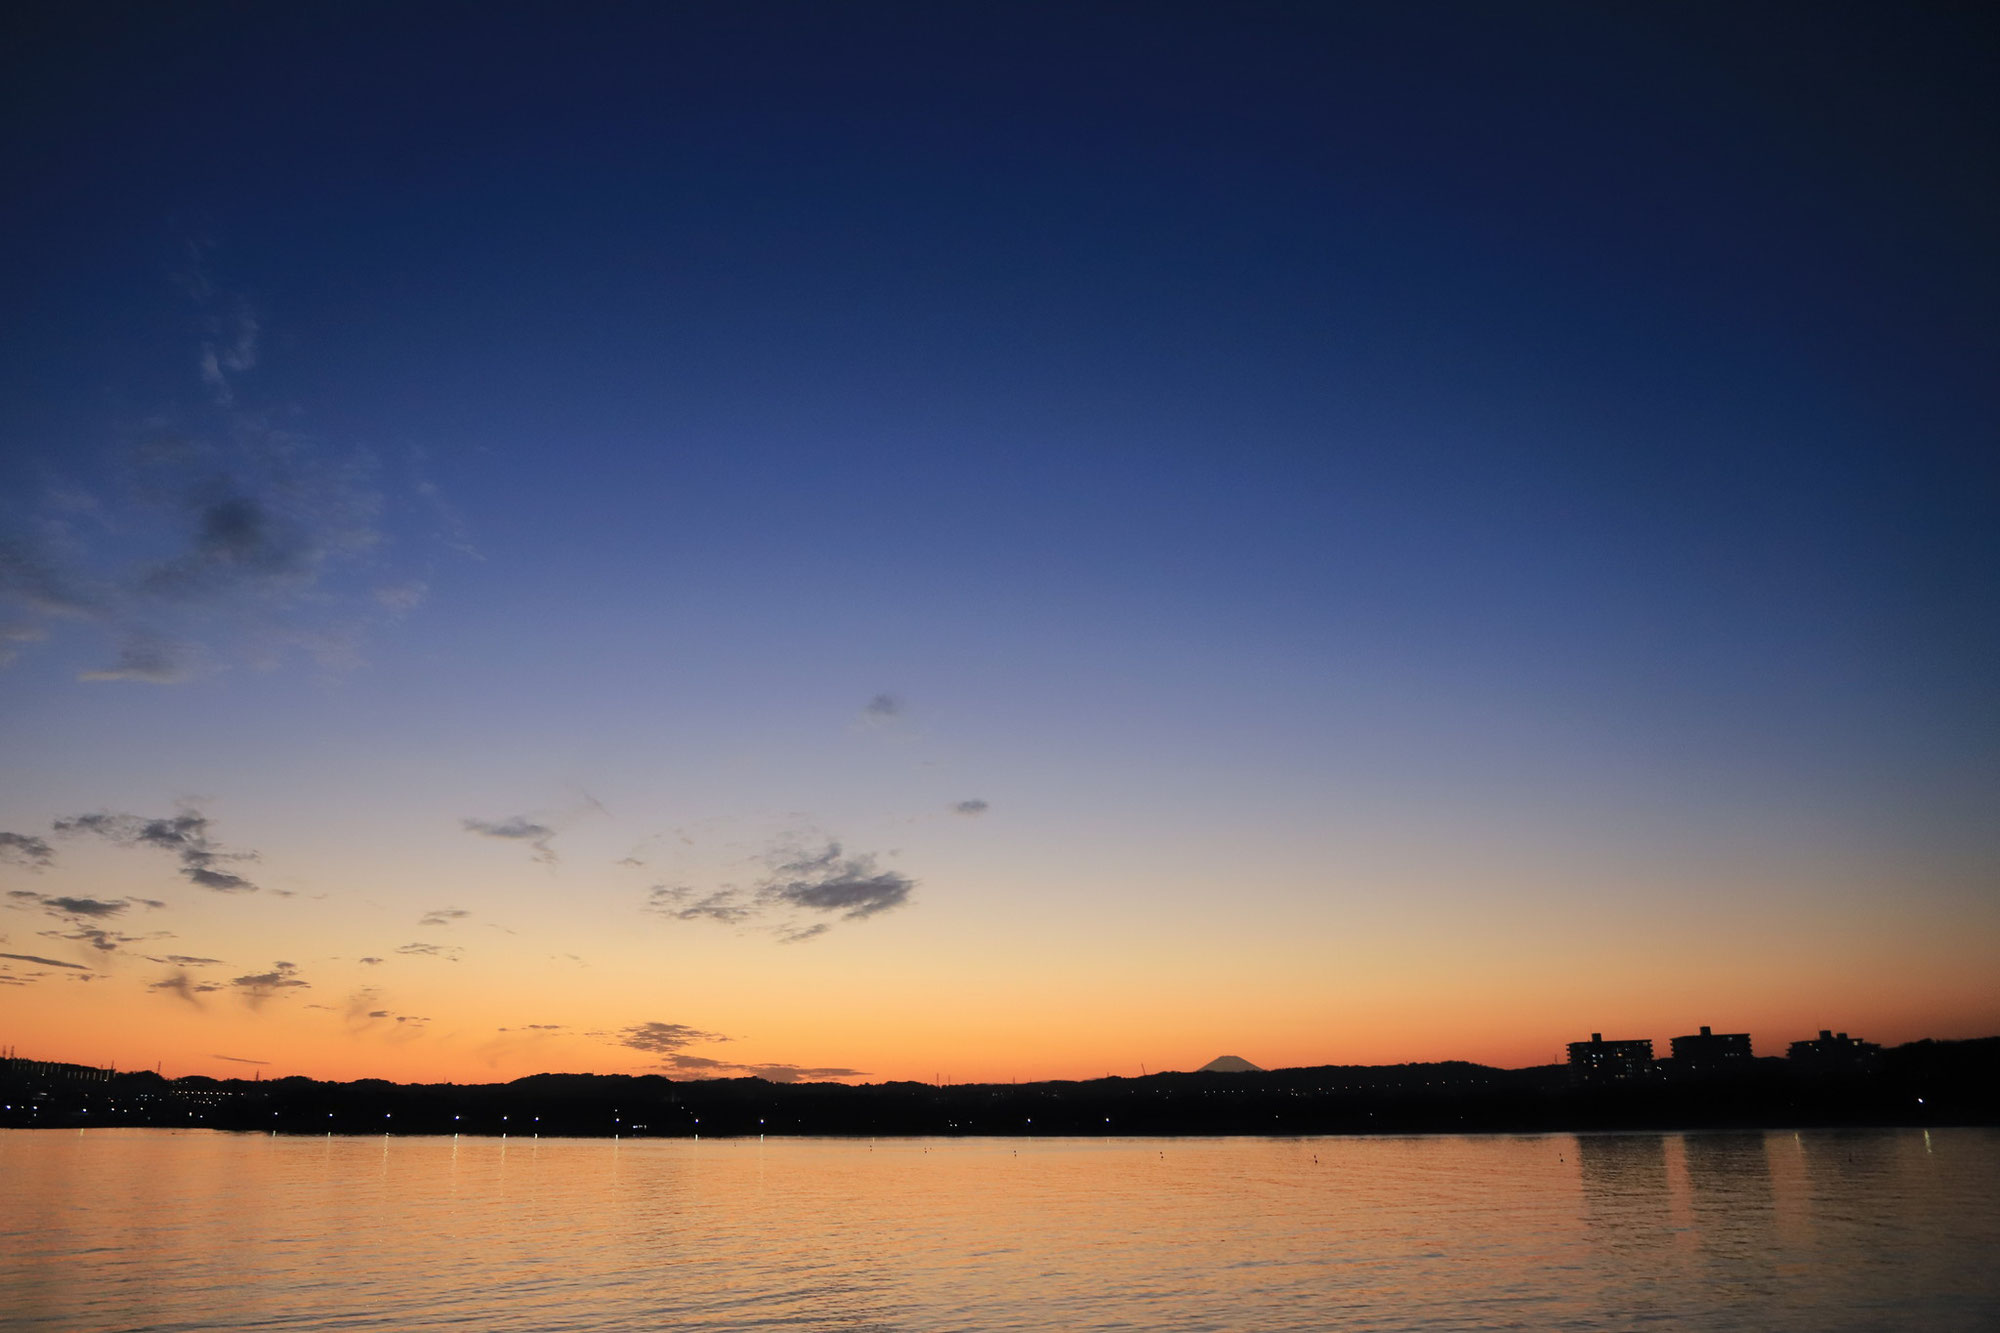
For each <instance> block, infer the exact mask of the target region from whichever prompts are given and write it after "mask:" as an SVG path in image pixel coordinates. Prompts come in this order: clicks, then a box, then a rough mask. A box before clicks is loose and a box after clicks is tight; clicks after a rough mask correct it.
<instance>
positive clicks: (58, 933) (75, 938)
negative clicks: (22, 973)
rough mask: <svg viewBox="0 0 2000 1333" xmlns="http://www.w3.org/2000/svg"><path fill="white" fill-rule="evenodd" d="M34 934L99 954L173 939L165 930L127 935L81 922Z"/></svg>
mask: <svg viewBox="0 0 2000 1333" xmlns="http://www.w3.org/2000/svg"><path fill="white" fill-rule="evenodd" d="M36 934H38V935H40V936H41V937H42V938H43V939H49V940H68V941H69V942H70V943H72V944H83V945H88V946H89V947H90V948H93V949H96V950H97V951H98V952H100V953H117V952H118V951H119V950H120V949H123V948H124V947H125V946H127V945H129V944H147V943H150V942H151V941H153V940H169V939H172V938H173V934H172V932H170V931H165V930H154V931H149V932H147V933H146V934H144V935H128V934H126V933H125V932H124V931H122V930H110V929H107V928H105V927H103V926H92V925H86V924H84V923H82V922H77V923H75V924H74V926H73V928H72V929H69V930H42V931H37V932H36Z"/></svg>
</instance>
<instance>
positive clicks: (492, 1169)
mask: <svg viewBox="0 0 2000 1333" xmlns="http://www.w3.org/2000/svg"><path fill="white" fill-rule="evenodd" d="M1996 1200H2000V1132H1996V1131H1990V1130H1968V1129H1957V1130H1932V1131H1929V1132H1924V1131H1921V1130H1912V1131H1881V1132H1861V1133H1854V1132H1848V1133H1836V1132H1826V1133H1820V1132H1808V1133H1801V1134H1793V1133H1790V1132H1785V1133H1753V1134H1667V1135H1660V1134H1620V1135H1583V1136H1572V1135H1550V1136H1541V1137H1505V1136H1480V1137H1467V1138H1324V1139H1168V1140H1138V1139H1125V1140H1075V1139H1069V1140H1046V1139H1042V1140H1025V1141H1017V1140H996V1139H974V1140H965V1139H953V1140H940V1139H930V1140H925V1139H884V1140H881V1141H878V1142H875V1143H872V1144H871V1143H870V1142H868V1141H866V1140H859V1141H855V1140H830V1139H772V1140H768V1141H761V1142H760V1141H757V1140H700V1141H685V1140H636V1141H635V1140H625V1141H615V1140H612V1141H607V1140H603V1139H541V1140H536V1139H521V1138H514V1139H505V1140H501V1139H484V1138H464V1139H450V1138H395V1139H354V1138H325V1139H312V1138H282V1137H257V1136H250V1135H229V1134H218V1133H209V1132H203V1131H189V1132H182V1131H174V1130H91V1131H88V1132H82V1133H69V1132H62V1131H32V1130H13V1131H0V1327H4V1328H6V1329H10V1330H12V1329H62V1330H100V1329H180V1330H201V1331H202V1333H208V1331H210V1330H224V1329H260V1330H268V1329H393V1330H418V1329H445V1328H451V1329H458V1330H483V1329H521V1330H529V1329H532V1330H610V1329H635V1330H636V1329H644V1330H670V1329H771V1328H788V1329H852V1330H868V1329H878V1330H911V1331H913V1333H914V1331H918V1330H922V1331H924V1333H928V1331H930V1330H946V1329H951V1330H961V1329H962V1330H1000V1329H1034V1330H1044V1329H1062V1330H1073V1329H1164V1330H1194V1329H1471V1328H1480V1329H1487V1328H1522V1329H1600V1328H1615V1329H1626V1328H1634V1327H1639V1326H1644V1325H1654V1326H1658V1327H1661V1328H1672V1329H1729V1330H1737V1329H1771V1330H1787V1329H1799V1330H1827V1329H1925V1330H1937V1329H1979V1328H1984V1329H1993V1328H2000V1275H1996V1266H2000V1202H1996Z"/></svg>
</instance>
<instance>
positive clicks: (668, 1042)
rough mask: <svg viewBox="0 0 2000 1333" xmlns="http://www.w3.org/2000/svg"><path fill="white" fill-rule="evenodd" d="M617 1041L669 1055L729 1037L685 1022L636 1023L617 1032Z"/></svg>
mask: <svg viewBox="0 0 2000 1333" xmlns="http://www.w3.org/2000/svg"><path fill="white" fill-rule="evenodd" d="M613 1039H614V1040H615V1041H617V1042H618V1044H619V1045H621V1046H629V1047H631V1048H632V1049H633V1050H635V1051H645V1052H647V1053H648V1054H651V1055H667V1054H670V1053H671V1052H674V1051H678V1050H680V1049H682V1048H683V1047H686V1046H704V1045H708V1044H709V1043H711V1042H724V1041H728V1040H729V1038H727V1037H725V1036H723V1035H722V1034H721V1033H719V1032H704V1031H702V1030H701V1029H700V1028H695V1027H689V1026H688V1025H687V1024H685V1023H661V1022H657V1021H655V1022H650V1023H634V1024H633V1025H632V1026H630V1027H628V1028H623V1029H621V1030H620V1031H619V1032H618V1033H616V1034H615V1036H614V1038H613Z"/></svg>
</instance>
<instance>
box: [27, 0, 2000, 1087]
mask: <svg viewBox="0 0 2000 1333" xmlns="http://www.w3.org/2000/svg"><path fill="white" fill-rule="evenodd" d="M0 22H4V24H5V35H4V39H0V62H4V67H0V105H4V111H3V112H0V175H4V178H5V179H6V180H7V181H8V182H9V188H8V189H7V190H6V191H5V192H0V235H5V236H6V237H7V240H8V243H7V244H6V245H5V246H4V247H0V309H4V310H5V311H7V315H6V317H5V318H4V320H0V340H3V341H0V661H4V666H0V757H4V762H0V1043H4V1044H6V1045H8V1046H11V1047H13V1048H15V1049H17V1050H18V1051H19V1052H20V1053H21V1054H23V1055H28V1056H34V1057H36V1058H42V1059H55V1060H71V1061H78V1062H83V1063H90V1064H115V1065H117V1066H119V1067H121V1068H132V1067H139V1066H146V1067H152V1066H156V1065H157V1066H158V1067H160V1068H162V1069H163V1070H164V1071H165V1072H166V1073H168V1074H169V1075H178V1074H188V1073H200V1074H209V1075H215V1076H224V1075H242V1074H245V1073H247V1072H249V1071H251V1070H253V1069H254V1070H256V1071H257V1072H258V1073H259V1074H261V1075H262V1076H264V1077H275V1076H280V1075H286V1074H307V1075H311V1076H314V1077H322V1078H355V1077H382V1078H392V1079H398V1080H422V1081H445V1080H450V1081H459V1082H469V1081H489V1080H497V1079H505V1078H513V1077H517V1076H520V1075H525V1074H529V1073H534V1072H540V1071H548V1070H564V1071H594V1072H603V1073H615V1072H617V1073H644V1072H657V1073H665V1074H668V1075H669V1076H672V1077H676V1078H689V1077H708V1076H733V1075H741V1074H746V1073H755V1074H761V1075H763V1076H765V1077H770V1078H774V1079H798V1078H842V1079H848V1080H861V1079H866V1080H869V1081H879V1080H883V1079H926V1080H928V1079H944V1080H953V1081H1004V1080H1007V1079H1016V1078H1018V1079H1034V1078H1050V1077H1064V1078H1075V1077H1096V1076H1101V1075H1104V1074H1107V1073H1115V1074H1121V1075H1129V1074H1138V1073H1140V1072H1142V1071H1143V1070H1150V1071H1158V1070H1161V1069H1190V1068H1194V1067H1196V1066H1198V1065H1200V1064H1202V1063H1204V1062H1206V1061H1207V1060H1209V1059H1211V1058H1212V1057H1214V1056H1217V1055H1220V1054H1224V1053H1230V1054H1236V1055H1241V1056H1243V1057H1246V1058H1248V1059H1250V1060H1252V1061H1254V1062H1256V1063H1258V1064H1260V1065H1264V1066H1266V1067H1278V1066H1290V1065H1310V1064H1323V1063H1389V1062H1397V1061H1404V1060H1441V1059H1467V1060H1476V1061H1481V1062H1485V1063H1490V1064H1498V1065H1505V1066H1521V1065H1529V1064H1538V1063H1545V1062H1549V1061H1552V1060H1555V1059H1557V1058H1558V1052H1559V1051H1560V1049H1561V1047H1562V1044H1563V1043H1565V1042H1567V1041H1571V1040H1576V1039H1581V1038H1584V1037H1587V1036H1588V1034H1589V1033H1591V1032H1593V1031H1601V1032H1603V1033H1604V1034H1605V1035H1606V1036H1607V1037H1651V1038H1652V1039H1653V1040H1654V1042H1655V1043H1656V1046H1657V1047H1658V1048H1659V1049H1660V1050H1661V1052H1662V1053H1663V1054H1664V1051H1665V1047H1666V1043H1667V1039H1668V1038H1669V1037H1671V1036H1674V1035H1678V1034H1681V1033H1686V1032H1692V1031H1694V1030H1695V1029H1696V1028H1697V1026H1699V1025H1701V1024H1711V1025H1713V1026H1714V1027H1715V1028H1716V1029H1717V1030H1720V1031H1748V1032H1750V1033H1751V1034H1752V1035H1753V1038H1754V1041H1755V1043H1756V1049H1757V1050H1758V1052H1759V1053H1761V1054H1782V1053H1783V1051H1784V1047H1785V1044H1786V1043H1788V1042H1790V1041H1793V1040H1797V1039H1800V1038H1804V1037H1808V1036H1811V1035H1813V1034H1814V1033H1815V1032H1816V1031H1817V1030H1818V1029H1820V1028H1835V1029H1839V1030H1844V1031H1850V1032H1853V1033H1855V1034H1857V1035H1861V1036H1864V1037H1867V1038H1869V1039H1871V1040H1876V1041H1883V1042H1900V1041H1907V1040H1912V1039H1916V1038H1921V1037H1940V1038H1951V1037H1972V1036H1984V1035H1990V1034H1993V1033H1995V1032H2000V983H1996V981H1995V980H1994V978H1995V977H1996V976H2000V505H1996V500H2000V449H1996V441H1995V434H1994V422H1995V421H1996V420H2000V375H1996V374H1995V373H1994V367H1995V365H1996V364H2000V261H1997V260H1996V244H1995V240H1994V238H1995V237H1996V236H2000V181H1996V177H1995V174H1994V172H1993V163H1994V162H1995V161H1996V160H2000V134H1996V130H2000V104H1996V97H1995V94H1994V91H1993V88H1992V84H1991V79H1990V70H1991V68H1992V61H1993V58H1994V56H1995V46H1996V42H1995V32H1994V27H1993V25H1992V23H1991V20H1990V16H1984V15H1981V14H1980V13H1979V12H1978V11H1977V9H1976V7H1970V6H1967V7H1956V8H1953V7H1904V6H1896V7H1861V6H1854V7H1848V6H1827V5H1812V6H1800V7H1792V8H1788V7H1785V6H1777V5H1773V6H1757V7H1754V8H1753V9H1752V10H1750V11H1748V12H1746V11H1744V10H1742V9H1741V8H1740V7H1725V6H1692V7H1689V6H1660V7H1649V6H1613V7H1605V6H1596V5H1576V6H1567V5H1562V4H1550V5H1538V6H1526V7H1523V6H1498V7H1496V6H1489V5H1473V4H1465V5H1439V4H1427V3H1400V2H1399V3H1394V4H1380V5H1375V4H1357V5H1351V6H1320V5H1294V4H1278V3H1255V2H1253V3H1242V4H1229V5H1220V4H1217V5H1191V4H1190V5H1181V4H1091V3H1083V4H1050V5H1043V4H1032V3H1020V4H970V5H916V4H910V5H892V4H879V5H877V4H857V5H847V6H826V5H812V4H799V5H784V4H762V3H730V4H720V3H717V4H686V5H664V4H663V5H599V6H556V5H526V4H506V5H493V4H447V3H434V4H422V5H372V4H340V5H321V4H301V5H283V6H273V5H253V4H186V5H177V6H125V5H99V4H85V5H77V4H46V3H34V4H23V5H15V6H10V7H9V8H8V13H7V16H6V17H5V19H4V20H0Z"/></svg>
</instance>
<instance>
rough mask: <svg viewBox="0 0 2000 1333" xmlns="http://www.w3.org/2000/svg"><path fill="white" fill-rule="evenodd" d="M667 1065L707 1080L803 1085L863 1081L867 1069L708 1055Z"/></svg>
mask: <svg viewBox="0 0 2000 1333" xmlns="http://www.w3.org/2000/svg"><path fill="white" fill-rule="evenodd" d="M664 1063H665V1064H666V1065H667V1067H668V1068H670V1069H672V1070H673V1071H674V1072H675V1073H679V1074H693V1075H696V1076H697V1077H704V1078H761V1079H765V1080H767V1081H768V1082H771V1083H799V1082H812V1081H825V1080H828V1079H842V1078H863V1077H865V1076H866V1075H867V1073H868V1071H867V1070H865V1069H844V1068H841V1067H839V1066H835V1065H825V1066H817V1065H791V1064H737V1063H735V1062H733V1061H729V1060H715V1059H711V1058H710V1057H708V1056H705V1055H683V1054H679V1053H676V1054H672V1055H669V1056H667V1058H666V1060H665V1061H664Z"/></svg>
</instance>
